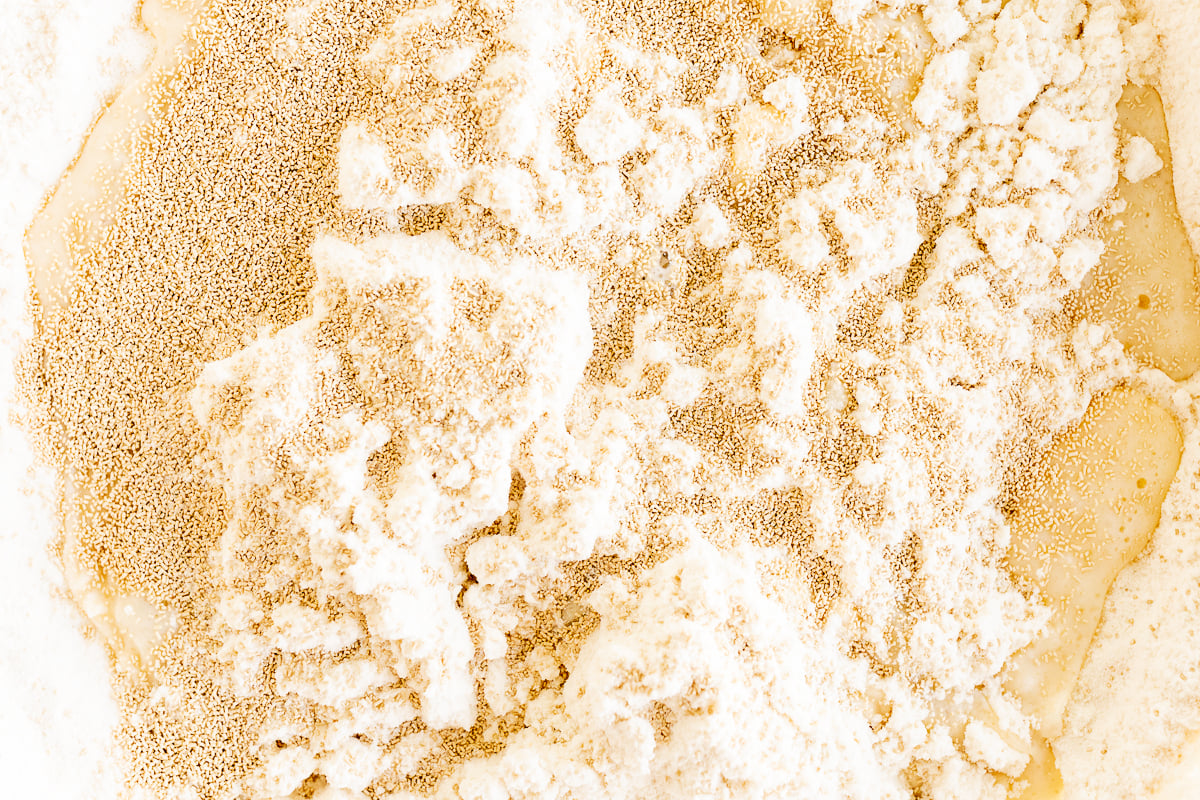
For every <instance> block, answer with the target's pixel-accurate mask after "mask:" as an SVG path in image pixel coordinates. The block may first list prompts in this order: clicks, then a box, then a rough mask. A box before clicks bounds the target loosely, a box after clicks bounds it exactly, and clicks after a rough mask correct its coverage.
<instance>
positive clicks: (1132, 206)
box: [1083, 86, 1200, 380]
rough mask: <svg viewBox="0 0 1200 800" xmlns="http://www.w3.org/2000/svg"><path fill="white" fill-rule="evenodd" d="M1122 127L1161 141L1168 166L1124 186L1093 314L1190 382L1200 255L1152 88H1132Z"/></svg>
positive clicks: (1087, 298)
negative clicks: (1180, 201) (1181, 205)
mask: <svg viewBox="0 0 1200 800" xmlns="http://www.w3.org/2000/svg"><path fill="white" fill-rule="evenodd" d="M1117 111H1118V120H1119V123H1120V125H1121V126H1122V127H1123V128H1124V129H1125V130H1126V131H1127V132H1129V133H1131V134H1136V135H1138V136H1142V137H1144V138H1145V139H1147V140H1148V141H1149V142H1150V143H1151V144H1152V145H1154V149H1155V151H1156V152H1157V153H1158V156H1159V158H1161V159H1162V162H1163V167H1162V169H1161V170H1159V171H1158V172H1156V173H1155V174H1154V175H1151V176H1150V177H1148V178H1146V179H1144V180H1142V181H1139V182H1138V183H1130V182H1129V181H1127V180H1125V179H1124V178H1122V179H1121V181H1120V182H1119V184H1118V186H1117V197H1118V200H1120V201H1123V202H1124V204H1125V205H1124V209H1123V210H1121V211H1120V212H1118V213H1117V214H1116V215H1115V216H1114V217H1113V219H1112V221H1111V222H1110V223H1109V225H1108V226H1107V229H1106V233H1105V238H1106V242H1105V245H1106V247H1105V253H1104V256H1103V257H1102V258H1101V261H1100V265H1099V266H1098V267H1097V268H1096V271H1095V274H1094V276H1093V279H1092V282H1091V285H1090V286H1089V287H1087V288H1086V289H1085V291H1084V296H1083V300H1084V307H1085V312H1086V314H1087V315H1088V316H1089V317H1090V318H1091V319H1093V320H1095V321H1097V322H1106V323H1108V324H1109V325H1110V326H1111V327H1112V329H1113V333H1114V334H1115V335H1116V337H1117V339H1118V340H1119V341H1120V342H1121V343H1122V344H1124V345H1125V347H1126V349H1127V350H1128V352H1129V354H1130V355H1131V356H1133V358H1135V359H1137V360H1138V361H1139V362H1141V363H1143V364H1146V365H1148V366H1153V367H1157V368H1159V369H1161V370H1162V371H1163V372H1165V373H1166V374H1167V375H1169V376H1170V377H1171V378H1172V379H1174V380H1183V379H1184V378H1187V377H1188V376H1190V375H1192V373H1194V372H1195V371H1196V370H1197V368H1200V296H1198V292H1197V286H1196V266H1197V259H1196V254H1195V253H1194V252H1193V251H1192V246H1191V242H1190V241H1189V239H1188V236H1187V230H1186V229H1185V227H1184V224H1183V219H1182V218H1181V217H1180V216H1179V209H1178V207H1177V205H1176V200H1175V183H1174V180H1175V179H1174V173H1173V171H1172V167H1171V150H1170V143H1169V141H1168V138H1167V126H1166V121H1165V119H1164V117H1163V107H1162V101H1161V100H1160V99H1159V96H1158V92H1156V91H1155V90H1154V89H1152V88H1150V87H1135V86H1129V87H1126V89H1125V92H1124V94H1123V95H1122V97H1121V102H1120V104H1119V105H1118V106H1117Z"/></svg>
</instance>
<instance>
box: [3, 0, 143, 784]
mask: <svg viewBox="0 0 1200 800" xmlns="http://www.w3.org/2000/svg"><path fill="white" fill-rule="evenodd" d="M135 5H136V4H135V3H134V2H131V0H122V1H121V2H102V3H75V4H66V3H46V2H41V1H40V0H10V1H9V2H5V3H3V4H0V12H2V14H3V24H2V25H0V81H2V82H3V86H4V90H3V91H4V99H3V102H2V103H0V131H3V136H4V140H5V145H4V148H3V150H2V151H0V181H2V184H0V198H3V199H2V200H0V219H2V220H3V221H2V222H0V343H2V344H0V347H2V348H3V358H0V396H3V398H4V403H3V404H4V408H5V409H6V411H7V410H8V409H10V408H11V401H10V398H11V397H12V393H13V388H14V387H13V378H12V363H13V358H14V356H15V355H16V351H17V348H18V346H19V343H20V342H21V341H22V340H23V339H24V338H25V337H26V336H28V333H29V329H28V325H27V312H26V310H25V304H26V292H27V291H28V280H27V276H26V272H25V266H24V264H25V259H24V256H23V255H22V244H21V240H22V237H23V236H24V232H25V227H26V226H27V225H28V224H29V221H30V220H31V219H32V218H33V215H34V213H35V212H36V211H37V210H38V206H39V204H40V203H41V202H42V199H43V198H44V197H45V195H46V193H47V192H48V191H49V190H50V189H51V188H52V187H53V186H54V184H55V182H56V181H57V180H58V178H59V176H60V175H62V173H63V172H64V171H65V170H66V168H67V166H68V165H69V164H70V163H71V161H72V159H73V158H74V157H75V154H76V153H77V152H78V150H79V147H80V146H81V144H82V143H83V139H84V136H85V134H86V132H87V130H88V128H89V127H90V126H91V124H92V122H93V121H94V120H95V118H96V115H97V114H98V113H99V111H100V109H101V107H102V104H103V103H104V101H105V100H106V99H107V98H108V97H109V96H110V95H111V94H112V93H113V92H114V91H116V90H117V89H118V88H119V87H120V86H121V84H122V83H123V82H124V81H125V80H126V79H128V77H129V76H130V75H131V74H132V73H133V71H134V70H135V69H136V68H137V66H138V65H139V63H140V61H141V60H142V59H143V58H144V57H145V54H146V42H145V41H144V40H143V37H142V35H141V33H140V31H139V29H138V28H137V27H136V26H135V25H134V8H135ZM0 452H2V453H3V457H2V458H0V507H3V509H4V512H3V522H2V523H0V607H3V609H4V611H3V614H2V615H0V642H3V645H2V646H0V708H3V709H4V712H3V714H0V770H2V771H3V772H4V774H5V775H6V776H8V780H9V781H10V783H9V784H8V786H7V787H6V789H5V792H6V793H7V794H8V795H9V796H11V797H14V798H26V797H28V798H34V797H55V798H64V799H65V798H84V797H89V798H97V800H104V798H108V797H113V796H115V792H116V788H117V784H118V780H119V776H117V775H115V774H114V771H113V768H112V764H111V763H110V761H109V759H108V754H107V750H108V741H109V729H110V727H111V726H112V725H113V724H114V723H115V722H116V708H115V705H114V704H113V702H112V700H111V698H110V690H109V678H108V664H107V660H106V658H105V657H104V654H103V653H102V652H101V651H100V648H99V646H98V645H97V644H96V643H95V642H85V641H84V640H83V638H82V637H81V636H80V634H79V630H80V624H81V619H80V616H79V612H78V611H76V609H75V608H74V607H73V606H71V605H70V604H69V603H68V601H67V600H66V599H65V598H63V597H61V596H59V595H58V594H57V592H59V591H61V586H62V578H61V576H60V572H59V568H58V566H57V564H55V563H53V562H52V561H51V559H50V558H49V555H48V552H47V548H48V547H49V545H50V543H51V542H52V541H53V539H54V536H55V531H56V527H57V522H56V520H55V514H54V510H53V505H52V502H53V501H52V495H53V492H52V486H53V479H52V476H51V475H50V474H49V473H48V472H47V471H46V470H45V469H44V468H39V467H35V466H34V459H33V455H32V453H31V451H30V449H29V445H28V443H27V441H26V437H25V434H24V433H23V432H22V431H21V430H20V429H19V428H17V427H15V426H13V424H12V421H11V419H10V418H9V416H8V414H7V413H6V414H5V416H4V417H3V418H2V419H0Z"/></svg>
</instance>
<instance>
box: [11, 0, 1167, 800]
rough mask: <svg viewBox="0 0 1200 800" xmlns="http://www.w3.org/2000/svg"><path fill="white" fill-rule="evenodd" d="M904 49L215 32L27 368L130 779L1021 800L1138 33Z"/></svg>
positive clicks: (873, 24)
mask: <svg viewBox="0 0 1200 800" xmlns="http://www.w3.org/2000/svg"><path fill="white" fill-rule="evenodd" d="M884 11H886V9H883V10H881V9H878V8H876V7H875V6H873V5H872V6H871V7H869V8H868V7H866V6H865V5H856V4H854V3H847V2H840V0H839V1H838V2H834V3H833V4H832V5H831V6H830V7H828V8H825V7H818V6H813V7H811V8H806V9H796V8H793V7H792V6H791V4H786V3H778V2H766V3H763V6H762V7H761V8H760V7H758V6H752V5H748V4H744V3H734V2H694V3H689V2H649V3H625V2H616V1H614V0H605V1H603V2H602V1H601V0H596V2H592V0H579V1H578V2H573V3H568V2H559V1H558V0H544V1H543V2H533V3H521V4H519V5H516V4H512V3H506V2H504V1H503V0H477V1H476V2H460V3H450V2H440V3H433V4H414V3H412V2H408V3H390V2H384V1H383V0H378V2H361V1H360V2H349V1H348V0H338V1H336V2H334V1H333V0H330V1H328V2H323V3H310V4H306V5H302V6H301V5H295V4H288V3H285V2H272V1H270V0H254V1H253V2H244V1H243V2H223V1H222V0H214V2H212V3H211V4H210V5H209V7H208V8H207V10H206V11H205V12H204V14H203V15H202V16H201V18H200V20H199V22H198V25H197V27H196V28H195V30H194V31H193V32H192V33H191V34H190V39H191V47H192V48H193V49H192V50H191V51H190V52H189V53H188V55H187V56H186V57H185V58H184V60H183V62H182V63H181V65H180V66H179V67H178V68H177V69H175V70H173V71H172V72H171V73H170V74H167V75H164V76H163V77H162V79H161V81H160V82H159V85H158V86H157V87H156V90H155V92H154V102H153V105H152V108H151V121H150V123H149V125H148V126H147V127H146V128H145V129H143V130H139V131H136V132H130V135H134V136H136V142H137V143H136V147H135V151H134V153H135V154H134V158H133V161H132V165H131V167H130V169H129V171H128V172H127V173H126V183H125V185H124V186H122V187H118V189H117V190H118V191H119V193H120V205H119V209H118V213H117V214H116V217H115V222H114V223H113V225H112V226H111V227H110V228H109V229H108V230H107V231H106V232H105V233H104V235H103V239H102V241H100V242H99V243H98V244H96V245H94V246H91V247H89V248H83V249H80V250H79V251H78V252H76V253H75V254H74V255H75V260H76V271H75V273H74V281H73V284H72V288H71V292H70V296H69V298H63V299H64V300H65V302H64V303H62V305H61V307H58V306H55V305H53V304H51V303H49V302H47V299H46V298H43V308H44V309H45V311H46V314H45V316H44V318H43V320H42V326H41V330H40V332H39V335H38V336H37V338H36V339H35V341H34V344H33V347H32V349H31V352H30V353H29V354H28V357H27V365H26V367H27V368H26V372H25V381H26V388H27V391H28V393H29V395H30V396H31V398H32V399H33V401H34V402H35V403H36V406H37V411H38V414H39V418H38V422H39V425H40V430H41V434H42V436H43V439H44V441H45V444H46V447H47V450H48V452H49V453H50V455H51V457H52V459H53V460H54V462H55V463H56V465H57V466H58V467H59V469H60V471H61V474H62V482H63V486H64V497H65V500H64V502H65V506H66V516H67V529H68V530H67V536H66V543H65V553H64V559H65V560H66V561H67V562H68V563H69V564H71V565H73V566H72V569H75V570H77V571H78V572H80V573H81V574H83V575H85V576H87V580H88V581H89V582H90V586H89V587H88V588H89V590H90V591H84V592H81V593H80V594H81V597H80V602H81V603H82V604H83V605H84V607H85V608H89V605H88V604H89V603H91V604H92V606H91V608H92V609H93V611H94V613H95V614H96V616H97V617H105V618H111V620H112V625H111V627H110V628H108V629H107V630H109V631H110V633H111V636H110V642H111V646H112V649H113V658H114V669H115V672H116V681H117V684H118V686H119V688H120V693H121V701H122V704H123V708H124V720H125V723H124V726H123V729H122V732H121V742H122V744H123V748H124V753H125V757H126V758H127V759H128V762H129V765H130V771H129V774H130V780H131V783H132V784H134V785H136V786H137V787H141V788H142V789H144V790H145V791H146V792H148V793H149V795H150V796H162V797H172V798H188V797H197V798H239V797H245V798H278V797H297V798H318V800H334V799H336V798H352V797H353V798H357V797H363V796H366V797H370V798H373V799H374V798H383V797H388V798H408V797H413V796H435V797H446V798H493V797H514V798H523V797H529V798H533V797H631V798H632V797H702V796H713V797H766V796H788V797H790V796H815V797H860V798H872V800H874V799H875V798H888V797H912V796H922V797H931V798H950V797H1004V796H1006V793H1007V792H1008V791H1009V789H1010V787H1012V786H1013V785H1014V779H1018V778H1019V777H1020V776H1021V774H1022V770H1023V769H1024V767H1025V765H1026V763H1027V762H1028V761H1029V752H1030V750H1031V749H1032V745H1031V742H1032V741H1033V737H1034V735H1035V734H1036V732H1037V730H1038V729H1039V728H1040V726H1041V725H1042V724H1043V723H1044V721H1043V720H1039V719H1037V718H1036V717H1034V716H1032V715H1030V714H1029V713H1028V710H1026V709H1023V708H1022V707H1021V703H1020V701H1019V700H1018V698H1017V697H1015V696H1014V695H1012V694H1011V693H1010V692H1009V691H1008V690H1007V689H1006V688H1005V682H1004V677H1003V669H1004V666H1005V664H1006V663H1008V662H1009V661H1010V659H1011V657H1012V656H1013V655H1014V654H1015V653H1018V652H1019V651H1021V650H1022V648H1024V647H1025V646H1026V645H1027V644H1028V643H1029V642H1030V641H1032V640H1033V639H1034V638H1035V637H1036V636H1037V634H1038V630H1039V626H1040V625H1041V624H1042V623H1043V622H1044V621H1045V618H1046V616H1047V612H1046V610H1045V608H1044V607H1043V605H1042V604H1041V603H1040V602H1039V601H1038V599H1037V595H1036V592H1034V591H1032V590H1031V589H1030V587H1020V588H1019V587H1017V586H1016V585H1014V582H1013V580H1012V579H1011V578H1010V576H1009V574H1008V572H1007V570H1006V569H1005V567H1004V564H1003V558H1004V554H1005V552H1006V550H1007V548H1008V545H1009V542H1008V536H1009V529H1008V525H1007V521H1006V516H1005V514H1006V511H1009V510H1011V507H1012V505H1013V504H1014V503H1015V502H1016V498H1019V497H1020V496H1022V494H1024V493H1025V488H1026V487H1024V486H1023V481H1027V480H1028V479H1029V476H1030V475H1031V474H1032V473H1031V471H1030V470H1031V465H1032V464H1034V463H1035V461H1036V458H1037V456H1038V454H1039V453H1040V452H1041V451H1042V450H1043V449H1044V448H1045V447H1046V445H1047V444H1048V443H1049V442H1050V440H1051V438H1052V437H1053V435H1054V434H1055V433H1056V432H1058V431H1060V430H1062V429H1063V428H1065V427H1066V426H1068V425H1070V424H1072V423H1074V422H1076V421H1078V420H1079V418H1080V417H1081V416H1082V415H1083V413H1084V410H1085V408H1086V407H1087V405H1088V402H1089V400H1090V399H1091V397H1092V395H1093V394H1095V393H1097V392H1099V391H1102V390H1105V389H1107V388H1110V387H1111V386H1113V385H1115V384H1116V383H1117V382H1118V381H1120V380H1122V379H1125V378H1128V377H1129V376H1130V375H1131V374H1132V373H1133V367H1132V365H1131V364H1130V363H1129V361H1128V360H1127V359H1126V358H1125V357H1124V355H1123V354H1122V351H1121V347H1120V345H1119V344H1118V343H1117V342H1115V341H1114V340H1113V338H1112V335H1111V333H1109V332H1108V330H1107V329H1105V328H1103V327H1100V326H1097V325H1094V324H1093V323H1091V322H1088V321H1086V320H1082V319H1081V318H1080V314H1079V312H1078V311H1077V310H1076V308H1075V306H1074V304H1073V303H1072V302H1071V297H1072V294H1073V292H1075V291H1076V290H1077V289H1078V288H1079V287H1080V285H1081V282H1082V281H1083V280H1084V278H1085V276H1086V275H1087V273H1088V272H1089V270H1090V269H1091V268H1092V267H1093V266H1094V265H1095V263H1096V261H1097V259H1098V258H1099V254H1100V251H1101V249H1102V245H1101V242H1100V240H1099V238H1098V236H1099V227H1098V225H1097V223H1098V221H1099V219H1100V218H1101V217H1102V216H1103V215H1104V214H1105V213H1106V212H1107V211H1108V210H1109V209H1108V208H1107V205H1108V204H1109V203H1110V202H1111V200H1112V193H1113V190H1114V188H1115V186H1116V183H1117V178H1118V174H1119V172H1120V170H1122V169H1125V170H1126V177H1128V178H1130V179H1131V180H1132V179H1133V178H1135V177H1137V176H1138V171H1139V170H1142V167H1143V166H1144V160H1143V162H1130V163H1131V164H1133V166H1130V165H1129V164H1123V162H1122V161H1121V159H1119V158H1118V145H1119V140H1118V133H1117V130H1116V124H1115V123H1116V103H1117V99H1118V98H1119V97H1120V94H1121V89H1122V86H1123V85H1124V84H1125V82H1126V79H1127V76H1128V75H1129V74H1130V72H1131V70H1132V74H1133V75H1134V76H1137V75H1139V74H1140V73H1138V72H1137V69H1138V67H1137V64H1138V63H1140V61H1142V60H1144V59H1145V58H1146V57H1148V55H1149V49H1148V44H1147V43H1148V36H1147V34H1146V31H1145V28H1144V27H1142V26H1140V25H1135V24H1133V23H1134V22H1135V21H1134V20H1131V19H1130V18H1129V16H1128V15H1127V14H1126V12H1125V10H1124V8H1123V7H1122V6H1121V5H1120V4H1119V3H1116V2H1100V3H1093V4H1091V5H1089V6H1083V5H1076V4H1074V3H1071V2H1065V0H1050V1H1049V2H1038V3H1034V2H1026V0H1010V2H1008V3H1007V4H1006V5H1004V6H1003V7H1001V4H1000V3H998V2H995V3H992V2H971V3H966V4H964V5H962V6H961V7H958V6H949V5H946V4H941V3H937V4H930V5H926V6H923V7H920V8H917V9H915V10H912V11H911V12H910V13H912V14H914V15H916V16H914V17H913V18H912V19H911V20H909V22H908V23H906V24H903V25H901V24H897V22H896V19H895V17H896V16H897V14H895V13H892V14H891V15H889V14H886V13H883V12H884ZM918 18H919V20H918ZM918 21H920V23H921V24H918ZM919 31H927V33H924V34H923V33H919ZM926 55H927V56H928V58H927V61H928V63H927V64H926V63H925V61H926V58H925V56H926ZM918 76H919V79H918ZM918 82H919V89H917V90H916V91H915V92H911V93H910V94H906V92H908V91H909V89H910V88H913V87H915V86H916V85H917V83H918ZM909 97H911V102H910V101H909V99H908V98H909ZM1138 164H1141V165H1142V166H1138ZM1143 171H1144V170H1143ZM1021 589H1024V590H1025V591H1024V592H1023V591H1022V590H1021ZM113 598H115V601H114V600H113ZM106 604H108V605H106ZM984 708H986V709H989V711H988V713H986V714H985V713H984V712H983V709H984ZM1054 724H1057V720H1055V721H1054ZM1017 788H1019V787H1017Z"/></svg>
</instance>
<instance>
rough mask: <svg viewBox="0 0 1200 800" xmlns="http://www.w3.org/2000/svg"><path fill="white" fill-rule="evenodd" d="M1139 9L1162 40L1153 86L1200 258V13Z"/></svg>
mask: <svg viewBox="0 0 1200 800" xmlns="http://www.w3.org/2000/svg"><path fill="white" fill-rule="evenodd" d="M1141 6H1142V8H1143V9H1144V11H1145V13H1146V14H1147V15H1148V16H1149V17H1150V19H1151V20H1152V21H1153V23H1154V26H1155V28H1156V29H1157V31H1158V33H1159V36H1161V37H1162V38H1161V43H1162V55H1163V60H1162V67H1161V69H1160V70H1159V74H1158V78H1157V83H1158V89H1159V92H1160V93H1161V94H1162V99H1163V108H1164V109H1165V110H1166V114H1167V128H1168V130H1169V132H1170V136H1171V157H1172V158H1173V159H1174V162H1175V197H1176V200H1177V201H1178V202H1179V213H1180V214H1181V215H1182V216H1183V219H1184V222H1185V223H1186V224H1187V227H1188V233H1189V234H1190V235H1191V238H1192V247H1193V249H1195V250H1196V251H1197V252H1200V103H1198V102H1197V99H1198V98H1200V69H1198V68H1197V64H1196V43H1197V42H1200V8H1197V6H1196V2H1195V0H1142V2H1141Z"/></svg>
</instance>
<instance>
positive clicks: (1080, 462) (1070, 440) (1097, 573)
mask: <svg viewBox="0 0 1200 800" xmlns="http://www.w3.org/2000/svg"><path fill="white" fill-rule="evenodd" d="M1182 449H1183V439H1182V436H1181V435H1180V432H1179V427H1178V425H1177V424H1176V422H1175V419H1174V418H1173V417H1172V416H1171V414H1170V413H1168V412H1167V411H1166V410H1165V409H1164V408H1162V407H1161V406H1160V405H1159V404H1158V403H1156V402H1155V401H1154V400H1152V399H1151V398H1150V397H1148V396H1147V395H1145V394H1144V393H1142V392H1140V391H1137V390H1134V389H1129V388H1124V387H1119V388H1117V389H1114V390H1112V391H1110V392H1108V393H1106V394H1103V395H1100V396H1098V397H1096V398H1095V399H1094V400H1093V401H1092V404H1091V405H1090V406H1089V407H1088V410H1087V413H1086V414H1085V415H1084V418H1083V420H1082V421H1081V422H1080V423H1079V425H1078V426H1076V427H1075V428H1074V429H1072V430H1070V431H1068V432H1066V433H1065V434H1063V435H1061V436H1059V437H1058V438H1057V439H1056V440H1055V442H1054V444H1053V445H1052V446H1051V448H1050V450H1049V452H1048V453H1047V455H1046V457H1045V460H1044V461H1043V463H1042V465H1041V466H1040V468H1039V469H1038V471H1037V473H1036V474H1035V475H1034V476H1033V478H1032V480H1030V481H1029V487H1030V491H1029V493H1028V494H1027V495H1026V496H1025V497H1024V498H1022V500H1021V504H1020V506H1019V508H1018V510H1017V511H1016V513H1015V515H1014V518H1013V521H1012V543H1011V546H1010V549H1009V553H1008V567H1009V570H1010V571H1011V573H1012V575H1013V578H1014V580H1016V581H1017V582H1018V584H1020V585H1022V586H1024V587H1026V588H1028V589H1030V590H1032V591H1036V592H1037V593H1038V594H1039V595H1040V596H1041V597H1042V598H1043V599H1044V600H1045V601H1046V603H1047V604H1048V605H1049V607H1050V610H1051V618H1050V621H1049V624H1048V625H1047V629H1046V631H1045V634H1044V635H1043V636H1042V637H1041V638H1040V639H1038V640H1037V641H1035V642H1034V643H1033V644H1031V645H1030V646H1029V647H1027V648H1026V649H1025V650H1024V651H1022V652H1021V653H1019V654H1018V655H1017V657H1016V658H1015V659H1014V661H1013V663H1012V664H1010V667H1009V670H1008V673H1007V687H1008V688H1009V690H1010V691H1012V692H1013V694H1015V695H1016V696H1017V697H1019V698H1020V699H1021V700H1022V701H1023V703H1024V706H1025V708H1026V710H1027V711H1028V712H1029V713H1031V714H1033V715H1034V717H1035V718H1036V719H1037V720H1039V721H1040V736H1041V739H1038V740H1035V742H1034V745H1033V752H1032V753H1031V755H1032V758H1031V762H1030V766H1029V768H1028V769H1027V770H1026V773H1025V774H1024V775H1023V776H1022V780H1023V781H1027V788H1025V790H1024V793H1023V794H1020V795H1018V796H1022V797H1026V798H1052V797H1055V796H1057V795H1058V794H1059V792H1060V790H1061V780H1060V779H1059V777H1058V774H1057V770H1056V769H1055V767H1054V762H1053V753H1052V752H1051V750H1050V749H1049V747H1047V746H1046V744H1045V740H1050V741H1053V739H1054V738H1055V737H1056V736H1058V735H1059V733H1060V732H1061V729H1062V716H1063V711H1064V709H1065V708H1066V704H1067V700H1068V699H1069V697H1070V694H1071V690H1072V689H1073V687H1074V685H1075V681H1076V678H1077V676H1078V674H1079V670H1080V667H1081V666H1082V664H1083V660H1084V656H1085V654H1086V652H1087V649H1088V646H1089V645H1090V643H1091V640H1092V636H1093V634H1094V633H1095V631H1096V628H1097V627H1098V625H1099V623H1100V617H1101V614H1102V612H1103V607H1104V599H1105V597H1106V596H1107V594H1108V589H1109V586H1110V585H1111V584H1112V582H1113V580H1114V579H1115V578H1116V576H1117V573H1118V572H1119V571H1120V570H1121V569H1122V568H1123V567H1124V566H1125V565H1126V564H1128V563H1129V562H1130V561H1131V560H1133V559H1134V558H1135V557H1136V556H1137V555H1138V554H1139V553H1140V552H1141V551H1142V549H1143V548H1144V547H1145V545H1146V543H1147V541H1148V540H1149V538H1150V535H1151V533H1153V531H1154V529H1155V528H1156V527H1157V526H1158V519H1159V514H1160V510H1161V508H1162V503H1163V499H1164V498H1165V497H1166V493H1167V488H1168V487H1169V486H1170V484H1171V481H1172V479H1173V478H1174V475H1175V471H1176V470H1177V469H1178V467H1179V460H1180V456H1181V454H1182ZM1015 787H1017V788H1019V787H1020V784H1019V783H1018V784H1015Z"/></svg>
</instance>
